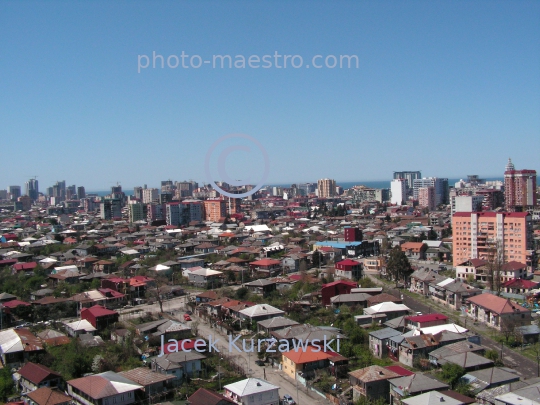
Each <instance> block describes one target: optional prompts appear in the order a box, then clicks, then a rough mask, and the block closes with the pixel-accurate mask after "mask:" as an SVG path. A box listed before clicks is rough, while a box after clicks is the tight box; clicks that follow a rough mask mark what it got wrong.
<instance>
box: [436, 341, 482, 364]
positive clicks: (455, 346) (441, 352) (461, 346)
mask: <svg viewBox="0 0 540 405" xmlns="http://www.w3.org/2000/svg"><path fill="white" fill-rule="evenodd" d="M463 353H475V354H477V355H479V356H483V355H484V353H485V349H484V348H483V347H482V346H480V345H477V344H476V343H472V342H469V341H468V340H464V341H461V342H456V343H452V344H449V345H446V346H442V347H439V348H438V349H435V350H433V351H432V352H431V353H429V361H430V362H431V363H432V364H434V365H438V366H441V365H442V364H443V363H440V362H439V360H441V359H444V358H445V357H447V356H453V355H456V354H463Z"/></svg>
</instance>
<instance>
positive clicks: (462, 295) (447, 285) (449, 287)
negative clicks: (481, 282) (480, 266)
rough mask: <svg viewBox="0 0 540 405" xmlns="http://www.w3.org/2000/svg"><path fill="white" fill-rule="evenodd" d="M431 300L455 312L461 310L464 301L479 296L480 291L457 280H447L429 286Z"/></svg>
mask: <svg viewBox="0 0 540 405" xmlns="http://www.w3.org/2000/svg"><path fill="white" fill-rule="evenodd" d="M429 292H430V294H431V298H432V299H433V300H434V301H436V302H440V303H442V304H445V305H448V306H449V307H451V308H453V309H455V310H456V311H459V310H461V307H462V306H463V305H464V304H465V300H466V299H467V298H470V297H474V296H475V295H478V294H481V293H482V290H480V289H479V288H474V287H472V286H470V285H469V284H466V283H464V282H462V281H460V280H459V279H457V278H456V279H455V280H453V279H447V280H444V281H442V282H440V283H438V284H434V283H431V284H430V285H429Z"/></svg>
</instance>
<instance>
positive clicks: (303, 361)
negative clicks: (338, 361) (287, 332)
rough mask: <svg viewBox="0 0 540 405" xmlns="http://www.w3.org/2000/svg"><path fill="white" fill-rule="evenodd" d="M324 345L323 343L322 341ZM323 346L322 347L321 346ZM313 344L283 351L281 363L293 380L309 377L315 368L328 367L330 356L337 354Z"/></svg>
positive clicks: (284, 370)
mask: <svg viewBox="0 0 540 405" xmlns="http://www.w3.org/2000/svg"><path fill="white" fill-rule="evenodd" d="M321 346H322V343H321ZM321 348H322V347H321ZM321 348H319V349H317V348H314V347H313V346H306V347H305V350H304V348H302V349H301V350H294V349H293V350H290V351H287V352H283V353H282V354H281V355H282V360H281V364H282V366H283V372H284V373H285V374H286V375H287V376H288V377H290V378H292V379H293V380H297V379H299V377H301V378H302V379H308V378H309V377H312V376H313V371H314V370H319V369H323V368H327V367H329V365H330V358H332V357H335V356H336V355H337V354H336V353H334V352H325V351H323V350H320V349H321Z"/></svg>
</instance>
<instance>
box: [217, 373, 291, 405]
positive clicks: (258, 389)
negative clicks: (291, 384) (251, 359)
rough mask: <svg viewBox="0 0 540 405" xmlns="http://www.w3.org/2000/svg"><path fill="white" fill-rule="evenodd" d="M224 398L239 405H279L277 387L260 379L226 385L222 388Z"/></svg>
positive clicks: (249, 379)
mask: <svg viewBox="0 0 540 405" xmlns="http://www.w3.org/2000/svg"><path fill="white" fill-rule="evenodd" d="M223 389H224V390H225V397H226V398H228V399H231V400H232V401H234V402H235V403H237V404H241V405H279V402H280V398H279V387H278V386H277V385H273V384H270V383H269V382H268V381H265V380H263V379H260V378H246V379H245V380H242V381H238V382H235V383H233V384H228V385H226V386H224V387H223Z"/></svg>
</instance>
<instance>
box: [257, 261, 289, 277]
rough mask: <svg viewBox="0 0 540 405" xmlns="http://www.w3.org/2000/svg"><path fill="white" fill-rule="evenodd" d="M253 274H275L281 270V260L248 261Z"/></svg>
mask: <svg viewBox="0 0 540 405" xmlns="http://www.w3.org/2000/svg"><path fill="white" fill-rule="evenodd" d="M249 268H250V270H251V272H252V273H253V274H255V273H262V274H264V275H266V276H267V277H272V276H275V275H276V274H279V273H280V272H281V261H280V260H276V259H260V260H255V261H253V262H250V263H249Z"/></svg>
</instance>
